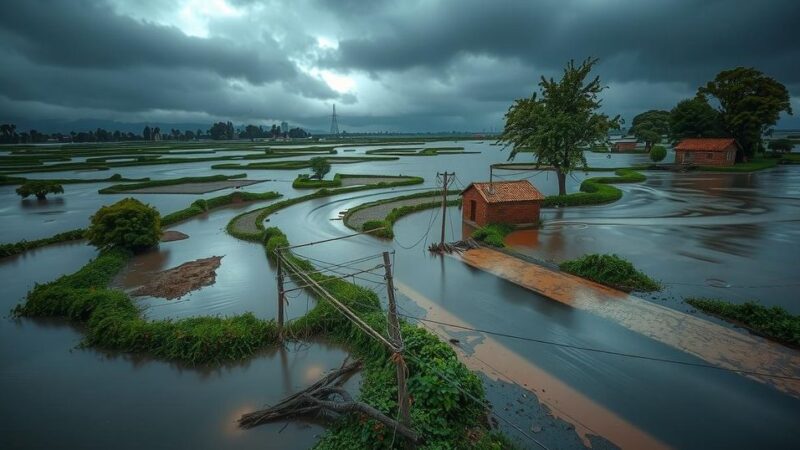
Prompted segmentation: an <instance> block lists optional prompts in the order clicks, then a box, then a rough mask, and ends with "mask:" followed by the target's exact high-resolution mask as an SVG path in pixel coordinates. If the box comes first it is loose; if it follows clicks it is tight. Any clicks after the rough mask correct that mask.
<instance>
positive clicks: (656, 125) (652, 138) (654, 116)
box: [629, 109, 669, 152]
mask: <svg viewBox="0 0 800 450" xmlns="http://www.w3.org/2000/svg"><path fill="white" fill-rule="evenodd" d="M629 132H630V134H632V135H634V136H636V139H638V140H640V141H643V142H644V146H645V149H646V150H647V151H648V152H649V151H650V149H651V148H653V145H654V144H659V143H661V136H663V135H665V134H669V111H662V110H658V109H651V110H649V111H645V112H643V113H641V114H639V115H637V116H636V117H634V118H633V122H632V123H631V129H630V131H629Z"/></svg>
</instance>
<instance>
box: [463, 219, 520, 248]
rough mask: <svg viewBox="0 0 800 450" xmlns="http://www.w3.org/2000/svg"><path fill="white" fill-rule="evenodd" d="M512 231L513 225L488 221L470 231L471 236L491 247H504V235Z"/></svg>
mask: <svg viewBox="0 0 800 450" xmlns="http://www.w3.org/2000/svg"><path fill="white" fill-rule="evenodd" d="M512 231H514V227H513V226H511V225H508V224H505V223H490V224H488V225H486V226H483V227H480V228H478V229H477V230H475V231H473V232H472V238H473V239H475V240H478V241H483V242H485V243H487V244H489V245H491V246H493V247H501V248H502V247H505V246H506V244H505V242H504V240H505V237H506V236H507V235H508V234H509V233H511V232H512Z"/></svg>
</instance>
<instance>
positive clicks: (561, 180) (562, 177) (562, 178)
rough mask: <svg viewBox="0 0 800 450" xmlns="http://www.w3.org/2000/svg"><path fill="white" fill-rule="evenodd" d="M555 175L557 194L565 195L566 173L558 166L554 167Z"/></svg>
mask: <svg viewBox="0 0 800 450" xmlns="http://www.w3.org/2000/svg"><path fill="white" fill-rule="evenodd" d="M556 176H557V177H558V195H567V174H566V173H564V172H563V171H562V169H560V168H556Z"/></svg>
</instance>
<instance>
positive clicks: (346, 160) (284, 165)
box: [211, 156, 399, 170]
mask: <svg viewBox="0 0 800 450" xmlns="http://www.w3.org/2000/svg"><path fill="white" fill-rule="evenodd" d="M321 158H324V159H325V160H326V161H328V162H329V163H330V164H355V163H360V162H369V161H394V160H396V159H399V158H397V157H377V156H376V157H365V156H323V157H321ZM309 167H311V160H290V161H273V162H257V163H249V164H235V163H226V164H215V165H213V166H211V168H212V169H233V170H259V169H261V170H297V169H308V168H309Z"/></svg>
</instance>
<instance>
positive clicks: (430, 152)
mask: <svg viewBox="0 0 800 450" xmlns="http://www.w3.org/2000/svg"><path fill="white" fill-rule="evenodd" d="M364 153H366V154H368V155H392V156H436V155H463V154H472V153H480V152H467V151H464V147H430V148H378V149H372V150H367V151H365V152H364Z"/></svg>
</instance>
